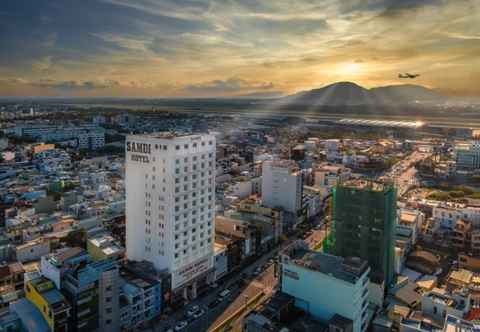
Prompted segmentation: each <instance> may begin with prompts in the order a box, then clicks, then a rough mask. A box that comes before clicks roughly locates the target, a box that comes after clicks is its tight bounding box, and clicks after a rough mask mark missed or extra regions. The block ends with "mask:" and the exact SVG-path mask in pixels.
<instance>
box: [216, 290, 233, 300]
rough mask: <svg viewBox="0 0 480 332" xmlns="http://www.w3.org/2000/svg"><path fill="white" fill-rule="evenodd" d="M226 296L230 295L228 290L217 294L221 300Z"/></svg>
mask: <svg viewBox="0 0 480 332" xmlns="http://www.w3.org/2000/svg"><path fill="white" fill-rule="evenodd" d="M228 295H230V289H228V288H225V289H224V290H223V291H221V292H220V294H218V297H219V298H220V299H222V300H223V299H224V298H226V297H227V296H228Z"/></svg>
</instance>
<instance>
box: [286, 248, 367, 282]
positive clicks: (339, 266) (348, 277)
mask: <svg viewBox="0 0 480 332" xmlns="http://www.w3.org/2000/svg"><path fill="white" fill-rule="evenodd" d="M300 243H301V244H300V245H299V244H298V243H294V244H293V245H292V246H293V247H292V246H291V247H289V248H287V249H286V250H285V251H284V252H283V254H285V255H287V256H288V257H289V258H290V260H291V261H292V263H293V264H296V265H298V266H302V267H305V268H307V269H309V270H314V271H317V272H320V273H323V274H326V275H329V276H332V277H334V278H337V279H340V280H343V281H346V282H349V283H352V284H353V283H356V282H357V280H358V279H359V278H361V277H362V276H363V275H364V274H365V273H366V272H367V271H368V269H369V267H368V263H367V262H366V261H364V260H362V259H360V258H358V257H347V258H343V257H338V256H333V255H328V254H324V253H321V252H316V251H311V250H308V249H307V248H308V247H307V244H306V243H305V242H303V241H301V242H300Z"/></svg>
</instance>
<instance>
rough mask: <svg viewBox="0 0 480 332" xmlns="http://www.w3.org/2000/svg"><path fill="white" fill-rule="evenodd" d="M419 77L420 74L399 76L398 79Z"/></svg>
mask: <svg viewBox="0 0 480 332" xmlns="http://www.w3.org/2000/svg"><path fill="white" fill-rule="evenodd" d="M418 76H420V74H410V73H405V74H398V78H416V77H418Z"/></svg>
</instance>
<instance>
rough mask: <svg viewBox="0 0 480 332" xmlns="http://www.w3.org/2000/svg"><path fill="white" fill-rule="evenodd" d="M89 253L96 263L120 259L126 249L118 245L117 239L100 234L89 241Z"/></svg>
mask: <svg viewBox="0 0 480 332" xmlns="http://www.w3.org/2000/svg"><path fill="white" fill-rule="evenodd" d="M87 251H88V253H89V254H90V255H91V256H92V258H93V260H94V261H101V260H105V259H110V258H112V259H119V258H120V257H122V256H123V254H124V253H125V249H124V248H122V247H121V246H120V245H118V244H117V243H116V241H115V239H114V238H113V237H112V236H111V235H108V234H98V235H96V236H94V237H93V238H91V239H88V240H87Z"/></svg>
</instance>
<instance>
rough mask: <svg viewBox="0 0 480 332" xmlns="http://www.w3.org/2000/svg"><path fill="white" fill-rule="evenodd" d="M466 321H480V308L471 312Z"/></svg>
mask: <svg viewBox="0 0 480 332" xmlns="http://www.w3.org/2000/svg"><path fill="white" fill-rule="evenodd" d="M466 319H467V320H478V319H480V308H476V309H472V310H470V312H469V313H468V315H467V317H466Z"/></svg>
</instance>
